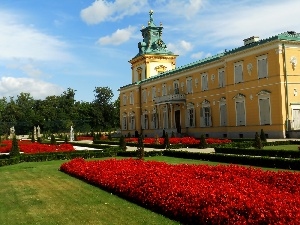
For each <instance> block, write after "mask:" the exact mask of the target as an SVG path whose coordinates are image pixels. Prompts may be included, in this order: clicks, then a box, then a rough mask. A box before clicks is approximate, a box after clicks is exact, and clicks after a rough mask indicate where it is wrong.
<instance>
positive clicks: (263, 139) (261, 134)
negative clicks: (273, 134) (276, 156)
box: [260, 129, 267, 142]
mask: <svg viewBox="0 0 300 225" xmlns="http://www.w3.org/2000/svg"><path fill="white" fill-rule="evenodd" d="M260 140H261V141H263V142H266V141H267V137H266V134H265V132H264V129H261V130H260Z"/></svg>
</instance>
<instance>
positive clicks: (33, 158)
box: [0, 147, 119, 166]
mask: <svg viewBox="0 0 300 225" xmlns="http://www.w3.org/2000/svg"><path fill="white" fill-rule="evenodd" d="M118 151H119V147H111V148H107V149H105V151H97V150H93V151H89V150H86V151H73V152H53V153H40V154H21V155H20V156H18V157H11V158H5V159H0V166H7V165H13V164H17V163H20V162H42V161H52V160H70V159H74V158H78V157H82V158H85V159H88V158H103V157H112V156H116V155H117V152H118Z"/></svg>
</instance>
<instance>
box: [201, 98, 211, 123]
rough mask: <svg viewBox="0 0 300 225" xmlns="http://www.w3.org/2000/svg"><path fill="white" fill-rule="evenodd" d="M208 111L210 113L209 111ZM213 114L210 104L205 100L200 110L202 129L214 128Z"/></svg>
mask: <svg viewBox="0 0 300 225" xmlns="http://www.w3.org/2000/svg"><path fill="white" fill-rule="evenodd" d="M207 110H208V111H207ZM211 115H212V113H211V106H210V102H209V101H207V100H204V101H203V102H202V104H201V109H200V127H211V126H212V116H211Z"/></svg>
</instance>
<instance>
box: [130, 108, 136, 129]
mask: <svg viewBox="0 0 300 225" xmlns="http://www.w3.org/2000/svg"><path fill="white" fill-rule="evenodd" d="M129 122H130V130H135V113H134V112H132V113H130V114H129Z"/></svg>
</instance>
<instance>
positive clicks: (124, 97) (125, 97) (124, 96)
mask: <svg viewBox="0 0 300 225" xmlns="http://www.w3.org/2000/svg"><path fill="white" fill-rule="evenodd" d="M126 101H127V96H126V95H125V94H124V95H123V105H126Z"/></svg>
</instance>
